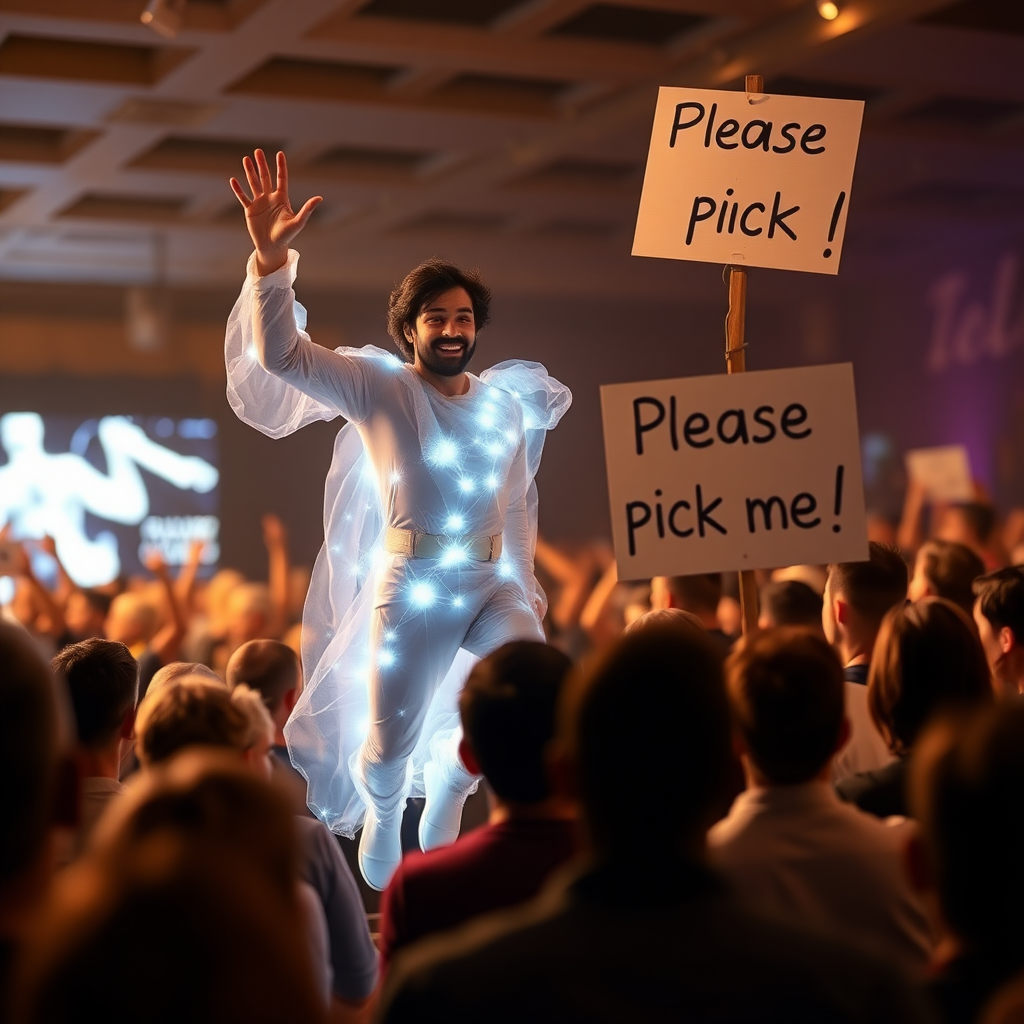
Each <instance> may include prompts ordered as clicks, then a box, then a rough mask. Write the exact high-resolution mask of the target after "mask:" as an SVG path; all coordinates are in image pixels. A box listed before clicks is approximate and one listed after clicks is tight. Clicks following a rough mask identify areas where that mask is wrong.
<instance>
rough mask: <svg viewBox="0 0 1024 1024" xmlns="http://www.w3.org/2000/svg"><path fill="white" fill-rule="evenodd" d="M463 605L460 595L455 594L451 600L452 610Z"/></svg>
mask: <svg viewBox="0 0 1024 1024" xmlns="http://www.w3.org/2000/svg"><path fill="white" fill-rule="evenodd" d="M464 604H465V601H463V600H462V595H461V594H456V595H455V597H453V598H452V607H453V608H461V607H462V606H463V605H464Z"/></svg>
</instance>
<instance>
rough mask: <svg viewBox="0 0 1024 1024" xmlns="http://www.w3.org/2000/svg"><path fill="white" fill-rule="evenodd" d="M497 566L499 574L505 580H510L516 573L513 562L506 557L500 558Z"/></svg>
mask: <svg viewBox="0 0 1024 1024" xmlns="http://www.w3.org/2000/svg"><path fill="white" fill-rule="evenodd" d="M496 568H497V570H498V575H499V576H500V577H501V578H502V579H503V580H510V579H511V578H512V577H513V576H514V575H515V573H516V571H515V569H514V568H513V567H512V563H511V562H510V561H508V559H505V558H499V559H498V562H497V565H496Z"/></svg>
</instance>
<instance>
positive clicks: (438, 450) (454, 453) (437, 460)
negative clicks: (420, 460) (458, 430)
mask: <svg viewBox="0 0 1024 1024" xmlns="http://www.w3.org/2000/svg"><path fill="white" fill-rule="evenodd" d="M458 457H459V446H458V445H457V444H456V443H455V442H454V441H453V440H452V439H451V438H450V437H442V438H440V439H439V440H438V441H436V442H435V443H434V445H433V447H432V448H431V449H430V451H429V452H428V453H427V461H428V462H431V463H433V464H434V465H435V466H453V465H455V462H456V461H457V460H458Z"/></svg>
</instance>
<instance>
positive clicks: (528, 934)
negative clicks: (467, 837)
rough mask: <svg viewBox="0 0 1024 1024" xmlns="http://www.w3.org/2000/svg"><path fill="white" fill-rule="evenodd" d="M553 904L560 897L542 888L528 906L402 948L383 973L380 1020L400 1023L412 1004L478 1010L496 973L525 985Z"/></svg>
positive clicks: (501, 911) (472, 920) (498, 912)
mask: <svg viewBox="0 0 1024 1024" xmlns="http://www.w3.org/2000/svg"><path fill="white" fill-rule="evenodd" d="M403 863H404V862H403ZM399 870H401V869H399ZM403 881H404V879H403ZM558 902H559V894H558V893H557V892H553V891H551V890H546V891H545V892H543V893H542V894H541V895H540V896H538V897H537V898H535V899H534V900H532V901H530V902H529V903H526V904H523V905H521V906H518V907H515V908H512V909H507V910H498V911H494V912H492V913H488V914H484V915H482V916H479V917H475V918H473V919H471V920H470V921H468V922H466V923H465V924H462V925H459V926H458V927H456V928H453V929H452V930H451V931H446V932H440V933H436V934H433V935H428V936H426V937H425V938H423V939H421V940H420V941H418V942H416V943H414V944H413V945H411V946H409V947H407V948H405V949H403V950H402V951H401V952H400V953H399V954H398V955H397V956H396V958H395V961H394V963H393V965H392V967H391V969H390V970H389V971H388V976H387V982H386V984H385V987H384V990H383V993H382V997H381V1010H380V1016H379V1019H380V1020H382V1021H386V1020H392V1019H395V1020H404V1019H405V1009H404V1008H405V1007H406V1006H409V1005H412V1004H415V1005H416V1006H417V1007H419V1008H420V1009H422V1010H427V1009H428V1008H429V1007H430V1006H434V1007H437V1008H440V1007H447V1008H448V1009H452V1008H454V1007H455V1006H462V1007H463V1008H469V1009H470V1010H472V1008H473V1007H474V1006H476V1008H477V1009H479V1008H480V1005H478V1004H477V1002H476V1001H477V999H478V998H480V999H482V998H484V994H485V993H486V991H487V990H488V989H489V987H490V985H491V981H490V980H489V979H491V976H492V974H493V972H494V971H495V970H497V971H499V973H501V974H502V976H505V972H509V973H508V977H517V978H518V982H519V984H520V985H528V984H529V978H528V975H527V974H526V973H525V972H524V971H523V968H524V967H528V966H529V961H531V960H533V959H534V957H535V954H536V952H537V951H538V949H540V948H541V947H542V946H543V945H544V935H545V933H547V932H548V931H549V930H550V928H551V922H552V915H553V914H554V913H555V912H556V911H557V908H558ZM400 1007H401V1009H400ZM454 1019H458V1018H457V1017H456V1018H454Z"/></svg>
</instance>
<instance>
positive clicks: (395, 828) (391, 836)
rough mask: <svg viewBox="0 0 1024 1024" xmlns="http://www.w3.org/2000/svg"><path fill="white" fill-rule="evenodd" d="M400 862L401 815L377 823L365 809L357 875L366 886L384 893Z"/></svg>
mask: <svg viewBox="0 0 1024 1024" xmlns="http://www.w3.org/2000/svg"><path fill="white" fill-rule="evenodd" d="M401 862H402V815H401V814H397V815H394V816H393V817H392V818H391V819H390V820H386V821H378V820H377V815H376V813H375V812H374V810H373V808H372V807H370V806H367V808H366V817H365V819H364V820H363V831H362V832H361V833H360V835H359V873H360V874H361V875H362V876H363V879H364V880H365V881H366V884H367V885H368V886H369V887H370V888H371V889H376V890H377V892H383V891H384V890H385V889H386V888H387V887H388V882H390V881H391V876H392V875H393V874H394V873H395V870H396V869H397V868H398V865H399V864H401Z"/></svg>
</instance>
